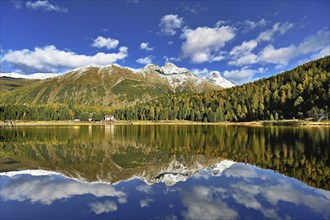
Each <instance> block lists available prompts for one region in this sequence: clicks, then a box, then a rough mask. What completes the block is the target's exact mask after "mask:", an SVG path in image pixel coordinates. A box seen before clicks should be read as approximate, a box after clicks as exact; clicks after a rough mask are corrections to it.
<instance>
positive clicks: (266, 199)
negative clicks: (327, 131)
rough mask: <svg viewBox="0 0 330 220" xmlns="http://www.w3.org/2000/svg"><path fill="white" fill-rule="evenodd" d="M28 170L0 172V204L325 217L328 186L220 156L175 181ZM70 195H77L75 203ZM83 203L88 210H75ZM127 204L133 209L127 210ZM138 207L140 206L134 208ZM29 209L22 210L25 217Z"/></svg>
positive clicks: (151, 213)
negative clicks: (111, 179) (92, 178)
mask: <svg viewBox="0 0 330 220" xmlns="http://www.w3.org/2000/svg"><path fill="white" fill-rule="evenodd" d="M219 168H221V169H220V170H219ZM37 172H38V171H37ZM27 173H28V174H22V173H20V174H18V175H10V173H2V177H1V201H2V203H1V206H2V209H3V210H6V205H7V203H8V202H15V201H17V202H20V203H32V204H34V206H32V207H31V213H33V209H34V208H35V209H38V207H36V205H37V204H38V203H40V204H43V205H46V206H48V207H49V209H48V211H47V214H48V215H49V214H52V212H54V218H61V217H63V216H64V217H65V216H66V214H68V213H66V211H65V210H70V212H72V213H75V217H76V218H97V217H100V218H102V217H103V218H104V217H105V216H107V217H108V218H109V217H110V218H111V219H131V218H137V219H141V218H143V219H146V218H147V219H149V218H153V219H155V218H156V219H168V218H170V219H182V218H183V219H236V218H242V217H244V218H252V219H256V218H257V219H260V218H271V219H285V218H298V219H299V218H304V219H305V218H308V219H322V218H324V219H327V218H329V217H330V216H329V201H330V197H329V192H328V191H324V190H321V189H315V188H312V187H308V186H306V185H303V184H301V183H300V182H299V181H297V180H295V179H292V178H288V177H286V176H283V175H281V174H277V173H274V172H273V171H270V170H263V169H260V168H256V167H253V166H250V165H245V164H243V163H228V161H221V162H220V163H218V164H214V165H212V166H210V167H207V168H206V169H203V170H201V171H198V172H197V173H195V174H194V175H192V176H191V177H190V178H188V179H187V181H185V182H178V183H177V184H176V185H174V186H167V185H165V184H154V185H147V184H146V183H145V182H144V181H142V180H140V179H130V180H126V181H122V182H118V183H117V184H114V185H110V184H106V183H100V182H99V183H88V182H81V181H78V180H75V179H70V178H66V177H64V176H63V175H60V174H51V175H47V173H44V174H43V175H34V176H33V175H31V174H33V172H31V171H29V172H27ZM8 175H9V176H11V177H7V176H8ZM75 198H79V203H77V201H76V200H75ZM58 202H60V203H58ZM55 204H56V205H55ZM62 206H65V207H66V208H65V209H63V210H64V211H63V212H56V211H55V210H56V209H58V208H61V207H62ZM86 207H87V209H88V210H89V211H88V212H84V213H83V212H81V211H80V210H83V209H86ZM128 208H129V209H130V210H132V212H128V211H127V210H128ZM139 209H143V211H142V210H141V211H136V212H135V211H134V210H139ZM31 213H25V215H26V216H25V218H27V217H29V214H31ZM16 214H17V213H9V212H5V214H1V215H2V217H17V216H15V215H16ZM17 215H19V214H17ZM61 215H62V216H61ZM80 215H81V216H80ZM92 216H94V217H92ZM39 217H42V215H41V216H39Z"/></svg>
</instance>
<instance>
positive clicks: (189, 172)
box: [0, 159, 236, 186]
mask: <svg viewBox="0 0 330 220" xmlns="http://www.w3.org/2000/svg"><path fill="white" fill-rule="evenodd" d="M172 164H176V165H180V166H181V169H178V168H165V169H166V172H165V173H164V172H163V170H159V172H160V173H148V174H146V173H147V172H148V170H146V171H145V172H143V173H142V174H134V175H133V176H131V177H128V179H120V180H118V181H117V182H111V181H109V179H104V180H102V179H98V180H97V181H95V180H88V179H86V178H83V177H81V176H79V175H76V174H73V175H69V178H73V179H76V180H78V181H80V182H98V183H99V182H105V183H109V182H110V183H112V184H118V183H120V182H125V181H128V180H131V179H133V178H138V179H141V180H142V181H144V182H145V183H146V184H148V185H153V184H156V183H165V184H166V185H167V186H173V185H175V184H177V183H178V182H184V181H186V180H188V179H189V178H190V177H191V176H193V175H194V174H196V173H197V172H199V171H201V170H205V171H207V172H208V175H211V176H221V174H222V172H223V171H225V170H227V169H228V168H230V167H231V166H233V165H234V164H236V162H234V161H231V160H222V161H221V162H219V163H216V164H214V165H212V166H210V167H204V166H203V165H201V164H199V163H198V162H196V164H192V165H191V167H190V166H185V165H184V164H182V163H180V162H178V161H177V160H175V159H173V161H171V162H170V164H169V167H171V166H172ZM196 166H197V167H196ZM219 167H220V169H219ZM58 174H60V175H68V174H62V173H58V172H54V171H48V170H19V171H8V172H0V176H7V177H14V176H16V175H31V176H50V175H58Z"/></svg>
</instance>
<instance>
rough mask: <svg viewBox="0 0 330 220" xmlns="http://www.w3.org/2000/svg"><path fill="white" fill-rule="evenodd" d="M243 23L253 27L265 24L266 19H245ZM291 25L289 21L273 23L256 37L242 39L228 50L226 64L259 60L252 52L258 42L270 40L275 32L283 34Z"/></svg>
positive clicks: (247, 63)
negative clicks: (254, 20) (228, 57)
mask: <svg viewBox="0 0 330 220" xmlns="http://www.w3.org/2000/svg"><path fill="white" fill-rule="evenodd" d="M245 23H246V24H245V25H248V26H250V28H255V27H256V26H264V25H266V20H264V19H261V20H260V21H259V22H257V23H255V22H251V21H246V22H245ZM293 27H294V25H293V24H292V23H289V22H285V23H275V24H274V25H273V26H272V28H271V29H268V30H266V31H263V32H262V33H260V34H259V36H258V37H257V38H256V39H253V40H249V41H244V42H243V43H242V44H240V45H237V46H235V47H234V48H233V49H232V50H231V51H230V52H229V54H230V56H231V60H230V61H229V62H228V64H229V65H234V66H243V65H249V64H255V63H257V62H259V61H260V58H259V56H258V55H256V54H253V53H252V51H253V50H254V49H255V48H256V47H257V46H258V43H260V42H262V41H270V40H272V39H273V37H274V35H275V34H277V33H279V34H280V35H283V34H285V33H286V32H287V31H289V30H290V29H291V28H293ZM284 52H286V51H284ZM279 53H281V52H279ZM270 63H272V62H270Z"/></svg>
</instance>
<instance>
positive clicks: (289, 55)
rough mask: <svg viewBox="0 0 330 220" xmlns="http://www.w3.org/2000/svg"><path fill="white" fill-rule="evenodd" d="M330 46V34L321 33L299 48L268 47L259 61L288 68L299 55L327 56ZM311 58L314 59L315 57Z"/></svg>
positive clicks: (262, 52) (327, 32) (261, 53)
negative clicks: (291, 61) (289, 63)
mask: <svg viewBox="0 0 330 220" xmlns="http://www.w3.org/2000/svg"><path fill="white" fill-rule="evenodd" d="M329 45H330V32H329V31H319V32H318V33H317V34H316V35H313V36H309V37H307V38H306V39H305V40H304V41H303V42H302V43H300V44H299V45H298V46H295V45H293V44H292V45H290V46H287V47H280V48H274V47H273V46H272V45H268V46H266V47H265V48H264V49H263V50H262V51H261V52H260V53H259V60H260V61H261V62H264V63H272V64H277V65H280V66H286V65H287V64H288V62H289V61H290V60H291V59H293V58H295V57H298V56H299V55H305V54H310V53H316V54H318V55H327V54H329V50H328V51H327V48H329ZM314 55H315V54H314ZM315 57H317V55H315ZM311 58H313V55H312V56H311Z"/></svg>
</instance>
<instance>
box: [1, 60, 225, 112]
mask: <svg viewBox="0 0 330 220" xmlns="http://www.w3.org/2000/svg"><path fill="white" fill-rule="evenodd" d="M12 76H14V77H17V76H19V75H17V74H16V75H15V74H12ZM36 77H37V76H36ZM38 77H39V78H40V77H41V78H44V79H43V80H40V81H36V82H33V83H31V84H29V85H28V86H24V87H22V88H18V89H15V90H13V91H10V92H8V93H3V94H1V95H0V104H52V103H66V104H79V105H101V106H117V107H120V106H126V105H129V104H135V103H136V102H140V101H148V100H150V99H152V98H154V97H159V96H162V95H166V94H172V93H184V92H187V93H202V92H209V91H214V90H219V89H222V87H221V86H219V85H217V84H216V83H214V82H210V81H208V80H206V79H202V78H199V77H198V76H196V75H194V74H193V73H191V72H190V71H189V70H188V69H185V68H179V67H177V66H175V65H174V64H172V63H166V64H165V65H164V66H163V67H159V66H157V65H153V64H149V65H147V66H145V67H144V68H142V69H139V70H132V69H129V68H125V67H120V66H117V65H109V66H105V67H82V68H77V69H74V70H72V71H69V72H67V73H64V74H62V75H59V76H56V77H53V75H49V74H47V75H44V76H43V75H40V74H39V75H38ZM1 81H2V80H1ZM1 83H2V82H1Z"/></svg>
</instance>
